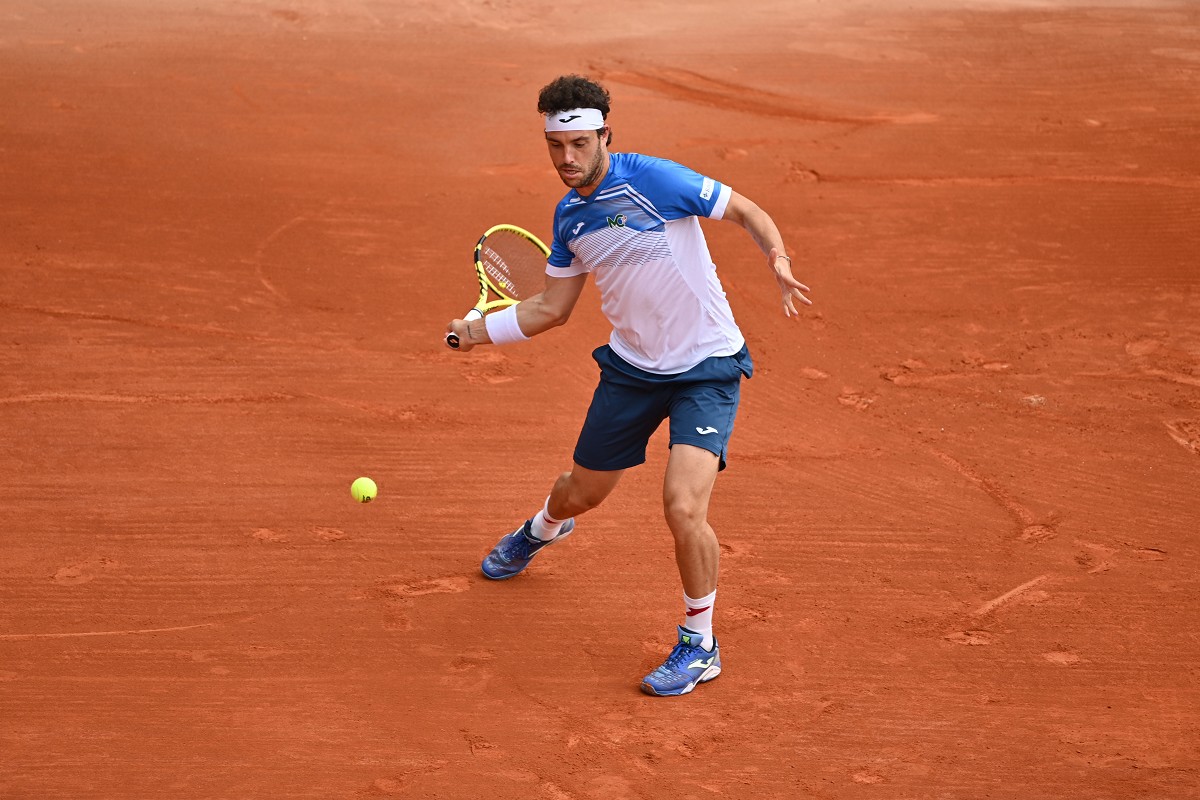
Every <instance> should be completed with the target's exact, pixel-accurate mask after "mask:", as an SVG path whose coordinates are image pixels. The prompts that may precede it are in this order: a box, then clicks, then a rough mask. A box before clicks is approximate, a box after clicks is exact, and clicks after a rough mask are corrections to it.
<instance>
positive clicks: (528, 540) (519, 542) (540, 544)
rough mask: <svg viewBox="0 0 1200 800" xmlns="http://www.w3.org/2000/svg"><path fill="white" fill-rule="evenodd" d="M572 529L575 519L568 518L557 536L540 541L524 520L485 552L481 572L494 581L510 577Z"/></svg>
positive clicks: (569, 533)
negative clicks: (485, 556) (522, 523)
mask: <svg viewBox="0 0 1200 800" xmlns="http://www.w3.org/2000/svg"><path fill="white" fill-rule="evenodd" d="M573 530H575V520H574V519H569V520H567V521H566V522H564V523H563V526H562V529H561V530H559V532H558V536H555V537H554V538H553V539H549V540H547V541H542V540H541V539H538V538H537V537H535V536H534V535H533V533H532V532H531V531H530V520H525V524H524V525H522V526H521V527H519V528H517V529H516V530H515V531H513V532H512V533H510V534H508V535H507V536H505V537H504V538H503V539H501V540H500V542H499V543H498V544H497V545H496V546H495V547H494V548H492V552H490V553H488V554H487V558H485V559H483V564H482V569H483V574H484V575H486V576H487V577H489V578H491V579H492V580H494V581H502V580H504V579H505V578H511V577H513V576H514V575H516V574H517V573H519V572H520V571H521V570H523V569H525V568H526V567H528V566H529V562H530V561H532V560H533V557H534V556H536V555H537V554H538V553H540V552H541V551H542V550H544V549H546V547H548V546H549V545H552V544H554V543H555V542H557V541H559V540H561V539H565V538H567V537H568V536H570V535H571V531H573Z"/></svg>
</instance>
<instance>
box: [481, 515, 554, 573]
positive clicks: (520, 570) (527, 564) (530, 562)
mask: <svg viewBox="0 0 1200 800" xmlns="http://www.w3.org/2000/svg"><path fill="white" fill-rule="evenodd" d="M574 532H575V528H574V526H572V527H571V530H569V531H567V532H566V533H560V534H559V535H558V536H555V537H554V538H553V539H551V540H550V544H548V545H546V546H545V547H543V548H542V549H541V550H538V553H540V552H542V550H545V549H546V547H549V546H550V545H551V544H557V543H558V542H561V541H562V540H563V539H565V538H567V537H568V536H570V535H571V534H572V533H574ZM533 555H534V558H537V553H534V554H533ZM532 563H533V558H531V559H529V561H528V562H526V564H525V566H524V567H521V568H520V569H519V570H517V571H516V572H510V573H508V574H507V575H488V574H487V570H485V569H484V568H483V565H480V567H479V571H480V572H482V573H483V577H485V578H487V579H488V580H489V581H506V580H508V579H509V578H515V577H517V576H518V575H520V574H521V573H522V572H524V571H525V570H526V569H527V568H528V567H529V565H530V564H532Z"/></svg>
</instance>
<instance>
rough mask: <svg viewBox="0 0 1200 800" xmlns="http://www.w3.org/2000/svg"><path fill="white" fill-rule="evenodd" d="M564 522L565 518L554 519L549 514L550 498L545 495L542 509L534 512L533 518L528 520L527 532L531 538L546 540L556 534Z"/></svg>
mask: <svg viewBox="0 0 1200 800" xmlns="http://www.w3.org/2000/svg"><path fill="white" fill-rule="evenodd" d="M564 522H566V520H565V519H555V518H554V517H552V516H550V498H549V497H547V498H546V504H545V505H544V506H542V510H541V511H539V512H538V513H536V514H534V515H533V519H532V520H530V523H529V532H530V533H532V534H533V538H535V539H541V540H542V541H543V542H548V541H550V540H551V539H553V538H554V537H555V536H558V532H559V531H560V530H562V526H563V523H564Z"/></svg>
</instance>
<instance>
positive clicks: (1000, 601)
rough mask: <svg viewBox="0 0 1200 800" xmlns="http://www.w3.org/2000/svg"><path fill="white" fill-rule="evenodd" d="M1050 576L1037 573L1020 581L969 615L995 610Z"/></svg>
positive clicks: (980, 614)
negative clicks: (1019, 583)
mask: <svg viewBox="0 0 1200 800" xmlns="http://www.w3.org/2000/svg"><path fill="white" fill-rule="evenodd" d="M1050 577H1051V576H1050V575H1039V576H1037V577H1036V578H1034V579H1033V580H1031V581H1026V582H1025V583H1022V584H1021V585H1020V586H1018V587H1016V588H1015V589H1009V590H1008V591H1007V592H1005V593H1004V594H1002V595H1000V596H999V597H997V598H994V599H992V600H989V601H987V602H986V603H984V604H983V605H981V606H980V607H979V608H977V609H975V610H974V611H972V612H971V615H972V616H975V617H982V616H983V615H984V614H989V613H991V612H992V611H995V610H996V609H997V608H999V607H1000V606H1002V605H1004V604H1005V603H1008V602H1011V601H1012V600H1014V599H1016V598H1017V597H1020V596H1021V595H1023V594H1025V593H1026V592H1028V591H1029V590H1030V589H1032V588H1034V587H1035V586H1039V585H1041V584H1043V583H1045V582H1046V581H1048V580H1050Z"/></svg>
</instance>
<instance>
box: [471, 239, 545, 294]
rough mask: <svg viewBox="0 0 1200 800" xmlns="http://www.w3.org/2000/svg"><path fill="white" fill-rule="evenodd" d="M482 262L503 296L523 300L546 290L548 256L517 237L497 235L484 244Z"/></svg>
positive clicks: (526, 240) (481, 252) (480, 252)
mask: <svg viewBox="0 0 1200 800" xmlns="http://www.w3.org/2000/svg"><path fill="white" fill-rule="evenodd" d="M479 262H480V263H481V264H482V265H483V269H484V271H485V272H486V273H487V275H488V278H489V279H491V281H492V282H493V283H494V284H495V285H496V288H498V289H500V290H501V291H502V292H503V293H504V294H507V295H509V296H510V297H512V298H513V299H514V300H524V299H526V298H529V297H532V296H533V295H535V294H538V293H539V292H541V291H542V290H543V289H545V288H546V255H545V254H544V253H543V252H542V251H541V249H539V248H538V246H537V245H535V244H534V243H533V242H531V241H529V240H528V239H526V238H524V237H523V236H520V235H518V234H515V233H511V232H508V231H497V232H496V233H493V234H492V235H491V236H489V237H487V239H485V240H484V242H483V247H481V248H480V250H479Z"/></svg>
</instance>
